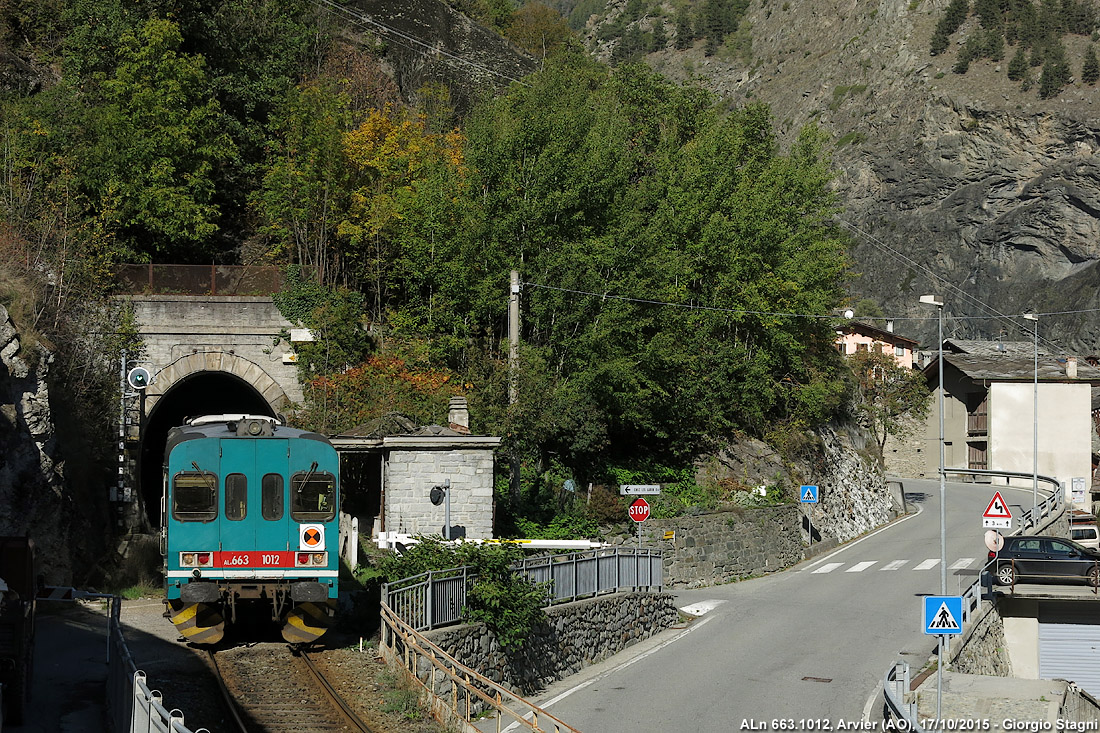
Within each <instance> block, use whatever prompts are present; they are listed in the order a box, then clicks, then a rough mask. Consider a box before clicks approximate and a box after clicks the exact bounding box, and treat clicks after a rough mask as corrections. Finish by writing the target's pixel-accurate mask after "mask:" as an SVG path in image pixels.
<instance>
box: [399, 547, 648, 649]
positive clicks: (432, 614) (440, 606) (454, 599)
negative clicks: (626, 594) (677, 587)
mask: <svg viewBox="0 0 1100 733" xmlns="http://www.w3.org/2000/svg"><path fill="white" fill-rule="evenodd" d="M512 567H513V569H515V570H516V571H517V572H518V573H520V575H521V576H522V577H523V578H524V579H525V580H527V581H528V582H530V583H533V584H534V583H548V584H549V591H548V593H547V597H546V599H545V605H546V606H551V605H553V604H555V603H565V602H568V601H573V600H577V599H578V598H588V597H591V596H596V595H601V594H604V593H617V592H619V591H621V590H626V589H631V590H634V589H637V588H655V589H656V590H658V591H659V590H660V589H661V587H662V586H663V580H664V557H663V555H662V554H661V551H660V550H650V549H641V548H627V547H612V548H605V549H600V550H592V551H590V552H584V553H569V554H568V555H551V556H547V557H540V558H531V559H524V560H523V561H521V562H519V563H516V564H515V565H513V566H512ZM475 580H476V576H475V575H474V574H473V571H472V568H469V567H461V568H451V569H450V570H434V571H431V572H427V573H421V574H420V575H414V576H412V577H409V578H403V579H402V580H398V581H394V582H393V583H386V584H384V585H383V586H382V598H383V599H384V602H385V604H386V605H387V606H388V607H389V608H391V609H392V610H393V611H394V613H396V614H397V616H398V617H399V618H400V619H402V621H404V622H405V623H407V624H409V625H410V626H411V627H412V628H413V629H415V630H416V631H428V630H430V629H437V628H440V627H442V626H448V625H451V624H457V623H459V622H460V621H462V610H463V608H464V607H465V606H466V590H467V588H469V586H470V584H471V583H473V582H474V581H475Z"/></svg>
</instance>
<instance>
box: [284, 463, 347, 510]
mask: <svg viewBox="0 0 1100 733" xmlns="http://www.w3.org/2000/svg"><path fill="white" fill-rule="evenodd" d="M335 516H336V477H335V476H333V475H332V474H331V473H328V472H327V471H317V470H316V469H314V470H311V471H299V472H297V473H295V474H294V475H293V476H291V477H290V518H291V519H293V520H294V521H295V522H327V521H329V520H331V519H332V518H333V517H335Z"/></svg>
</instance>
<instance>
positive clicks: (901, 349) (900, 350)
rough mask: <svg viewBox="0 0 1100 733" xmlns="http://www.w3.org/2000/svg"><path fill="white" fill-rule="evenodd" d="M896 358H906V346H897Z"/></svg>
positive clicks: (895, 350) (895, 348) (895, 349)
mask: <svg viewBox="0 0 1100 733" xmlns="http://www.w3.org/2000/svg"><path fill="white" fill-rule="evenodd" d="M894 356H905V347H904V346H895V347H894Z"/></svg>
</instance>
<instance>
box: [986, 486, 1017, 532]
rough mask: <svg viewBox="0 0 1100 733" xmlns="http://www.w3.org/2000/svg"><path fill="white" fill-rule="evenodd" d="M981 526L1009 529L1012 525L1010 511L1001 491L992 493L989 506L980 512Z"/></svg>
mask: <svg viewBox="0 0 1100 733" xmlns="http://www.w3.org/2000/svg"><path fill="white" fill-rule="evenodd" d="M982 526H983V527H995V528H998V529H1009V528H1010V527H1011V526H1012V512H1011V511H1009V509H1008V504H1006V503H1005V500H1004V498H1003V497H1002V496H1001V492H999V491H997V492H995V493H994V494H993V499H991V500H990V502H989V506H987V507H986V508H985V512H983V513H982Z"/></svg>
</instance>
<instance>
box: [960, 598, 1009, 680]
mask: <svg viewBox="0 0 1100 733" xmlns="http://www.w3.org/2000/svg"><path fill="white" fill-rule="evenodd" d="M980 609H981V611H980V613H983V614H984V615H983V616H982V617H981V618H980V619H979V620H978V622H977V623H976V624H974V626H973V627H972V629H971V630H970V632H969V633H968V634H966V635H965V637H964V638H963V639H962V640H961V644H962V648H960V649H959V650H958V655H957V656H956V657H955V658H954V659H953V660H952V662H951V669H952V670H954V671H955V672H960V673H962V674H981V675H989V676H993V677H1011V676H1012V662H1011V661H1010V660H1009V658H1008V647H1007V645H1006V644H1005V627H1004V622H1003V621H1002V620H1001V614H1000V613H998V612H997V609H996V608H994V607H993V605H992V604H990V603H989V602H988V601H983V602H982V605H981V606H980ZM952 646H954V645H952Z"/></svg>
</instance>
